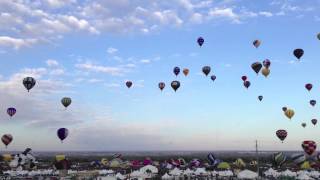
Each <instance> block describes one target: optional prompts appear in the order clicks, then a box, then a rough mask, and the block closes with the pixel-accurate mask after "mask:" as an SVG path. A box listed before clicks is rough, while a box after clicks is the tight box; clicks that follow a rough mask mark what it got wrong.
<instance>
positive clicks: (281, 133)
mask: <svg viewBox="0 0 320 180" xmlns="http://www.w3.org/2000/svg"><path fill="white" fill-rule="evenodd" d="M276 135H277V137H278V138H279V139H280V140H281V141H282V142H283V141H284V140H285V139H286V137H287V135H288V133H287V131H286V130H284V129H279V130H277V132H276Z"/></svg>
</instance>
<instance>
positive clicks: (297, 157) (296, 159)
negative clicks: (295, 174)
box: [291, 153, 306, 166]
mask: <svg viewBox="0 0 320 180" xmlns="http://www.w3.org/2000/svg"><path fill="white" fill-rule="evenodd" d="M291 160H292V161H293V162H294V163H295V164H296V165H298V166H300V165H301V164H302V163H303V162H304V161H305V160H306V156H305V155H304V154H301V153H295V154H292V155H291Z"/></svg>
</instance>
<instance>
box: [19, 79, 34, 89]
mask: <svg viewBox="0 0 320 180" xmlns="http://www.w3.org/2000/svg"><path fill="white" fill-rule="evenodd" d="M22 83H23V85H24V87H25V88H26V89H27V90H28V92H29V91H30V89H32V88H33V87H34V85H36V80H35V79H34V78H33V77H26V78H24V79H23V81H22Z"/></svg>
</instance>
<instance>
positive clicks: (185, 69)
mask: <svg viewBox="0 0 320 180" xmlns="http://www.w3.org/2000/svg"><path fill="white" fill-rule="evenodd" d="M182 72H183V74H184V75H185V76H188V74H189V69H187V68H184V69H183V71H182Z"/></svg>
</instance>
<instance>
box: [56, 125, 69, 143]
mask: <svg viewBox="0 0 320 180" xmlns="http://www.w3.org/2000/svg"><path fill="white" fill-rule="evenodd" d="M57 135H58V138H59V139H60V140H61V142H62V141H63V140H64V139H66V138H67V137H68V135H69V130H68V129H67V128H60V129H58V131H57Z"/></svg>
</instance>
